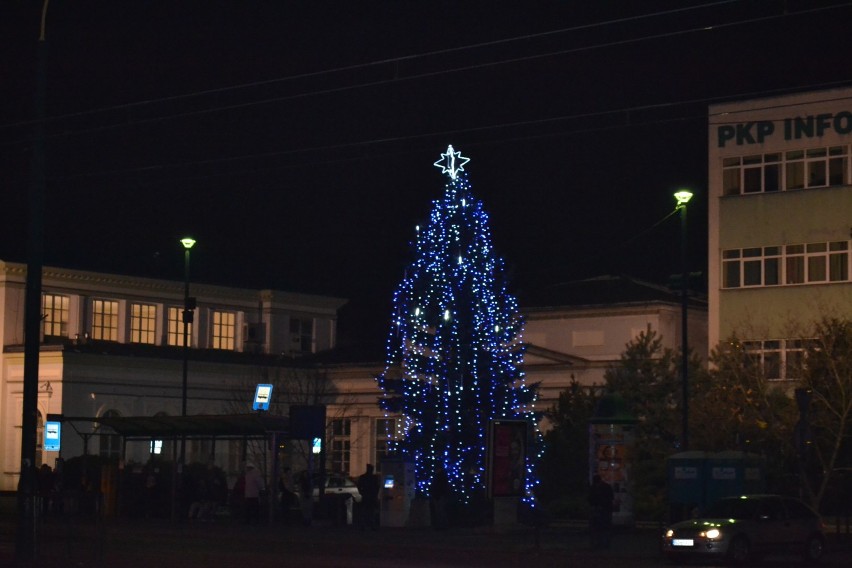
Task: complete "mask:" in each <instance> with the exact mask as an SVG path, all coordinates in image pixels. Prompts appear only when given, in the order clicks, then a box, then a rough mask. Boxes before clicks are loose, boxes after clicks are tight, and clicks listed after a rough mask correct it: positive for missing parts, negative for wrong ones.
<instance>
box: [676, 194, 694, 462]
mask: <svg viewBox="0 0 852 568" xmlns="http://www.w3.org/2000/svg"><path fill="white" fill-rule="evenodd" d="M674 197H675V199H676V200H677V206H676V209H678V210H680V268H681V273H682V274H681V279H680V333H681V339H680V344H681V345H680V348H681V356H682V359H681V385H682V387H683V447H682V448H681V451H684V452H685V451H687V450H689V342H688V335H687V327H686V311H687V292H686V291H687V282H688V281H689V271H688V270H687V268H686V204H687V203H689V200H690V199H692V192H691V191H689V190H686V189H681V190H679V191H678V192H676V193H675V194H674Z"/></svg>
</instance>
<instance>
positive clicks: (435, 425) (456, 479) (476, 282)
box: [378, 146, 535, 503]
mask: <svg viewBox="0 0 852 568" xmlns="http://www.w3.org/2000/svg"><path fill="white" fill-rule="evenodd" d="M468 161H469V160H468V158H465V157H463V156H462V155H461V153H460V152H456V151H455V150H454V149H453V147H452V146H449V147H448V148H447V151H446V153H444V154H442V155H441V159H440V160H439V161H438V162H436V163H435V165H436V166H438V167H440V168H441V169H442V173H445V174H447V175H448V177H449V180H448V182H447V184H446V186H445V188H444V195H443V197H442V198H441V199H439V200H436V201H434V202H433V208H432V212H431V216H430V221H429V224H428V225H427V226H426V227H418V228H417V231H416V240H415V242H414V248H415V258H414V260H413V262H411V264H410V265H409V266H408V268H407V270H406V275H405V277H404V279H403V280H402V282H401V283H400V285H399V287H398V289H397V291H396V293H395V295H394V314H393V321H392V325H391V332H390V334H389V339H388V351H387V353H388V356H387V366H386V368H385V371H384V372H383V373H382V374H381V375H380V376H379V377H378V383H379V386H380V387H381V389H382V390H383V393H384V394H383V397H382V399H381V400H380V404H381V406H382V408H383V409H384V410H385V411H386V412H388V413H389V414H399V415H401V416H402V420H401V424H400V428H399V430H400V435H401V439H400V440H399V441H398V442H397V443H396V448H395V449H396V450H397V451H398V453H400V454H401V455H402V457H403V459H406V460H408V461H411V462H413V463H414V469H415V475H416V483H417V491H418V493H419V494H421V495H429V494H430V488H431V484H432V479H433V478H434V475H435V472H436V470H437V469H438V468H439V467H440V466H442V467H443V468H444V470H445V471H446V474H447V477H448V479H449V482H450V488H451V490H452V492H453V493H454V496H455V498H456V500H458V501H459V502H461V503H470V502H471V498H472V497H476V496H484V494H485V489H486V481H487V478H486V457H487V456H486V452H487V450H486V447H487V438H488V428H489V424H490V422H491V421H492V420H499V419H513V420H517V419H524V420H530V421H532V420H531V419H532V414H531V407H532V403H533V402H534V400H535V389H534V388H531V387H530V386H528V385H527V384H526V383H525V380H524V374H523V370H522V362H523V347H522V343H521V334H522V331H523V321H522V318H521V317H520V314H519V312H518V305H517V300H516V299H515V298H514V297H513V296H511V295H510V294H509V293H508V292H507V290H506V283H505V280H504V278H503V263H502V260H501V259H500V258H498V257H497V256H495V253H494V251H493V248H492V242H491V230H490V228H489V224H488V215H487V213H486V212H485V210H484V208H483V206H482V203H481V202H480V201H479V200H477V199H476V198H475V197H474V196H473V193H472V192H471V187H470V184H469V183H468V177H467V173H466V172H465V171H464V165H465V164H466V163H467V162H468ZM530 462H531V460H530V457H529V456H527V457H526V463H525V467H524V469H525V471H524V474H523V477H524V483H525V485H526V487H527V489H529V487H530V485H531V483H532V482H531V466H530Z"/></svg>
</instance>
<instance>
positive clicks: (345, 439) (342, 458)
mask: <svg viewBox="0 0 852 568" xmlns="http://www.w3.org/2000/svg"><path fill="white" fill-rule="evenodd" d="M351 428H352V424H351V421H350V420H349V419H348V418H338V419H336V420H332V421H331V424H330V430H331V436H330V438H331V440H330V444H329V450H330V451H329V459H330V460H331V464H330V466H331V471H335V472H339V473H345V474H348V473H349V453H350V444H351V439H350V434H351Z"/></svg>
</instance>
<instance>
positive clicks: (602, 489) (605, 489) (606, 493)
mask: <svg viewBox="0 0 852 568" xmlns="http://www.w3.org/2000/svg"><path fill="white" fill-rule="evenodd" d="M614 500H615V497H614V495H613V492H612V487H610V485H609V483H607V482H605V481H604V480H603V479H601V476H600V475H597V474H595V475H594V476H593V477H592V486H591V488H590V490H589V505H591V506H592V516H591V519H589V521H590V522H589V534H590V537H591V543H592V548H609V537H610V530H611V528H612V508H613V501H614Z"/></svg>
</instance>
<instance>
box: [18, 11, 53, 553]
mask: <svg viewBox="0 0 852 568" xmlns="http://www.w3.org/2000/svg"><path fill="white" fill-rule="evenodd" d="M47 2H48V0H43V4H42V12H41V26H40V30H39V38H38V43H37V44H36V78H35V93H34V98H33V102H34V109H33V110H34V115H35V116H34V118H35V119H34V120H33V139H32V146H31V147H32V157H31V160H30V184H29V192H28V193H29V195H28V206H29V215H28V227H27V280H26V289H25V298H24V306H25V307H24V398H23V405H22V406H23V408H22V411H21V464H20V477H19V478H18V527H17V528H18V530H17V534H16V539H15V556H16V558H17V560H18V562H19V563H22V562H28V561H31V560H33V559H34V558H35V556H36V535H35V529H36V522H35V515H36V507H35V496H36V467H35V459H36V435H37V429H38V377H39V372H38V365H39V352H40V344H41V319H42V318H41V309H42V308H41V278H42V265H43V263H44V192H45V178H46V174H45V167H46V166H45V143H44V117H45V111H44V99H45V90H46V82H47V80H46V76H45V75H46V70H45V68H46V59H47V40H46V37H45V19H46V16H47Z"/></svg>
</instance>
